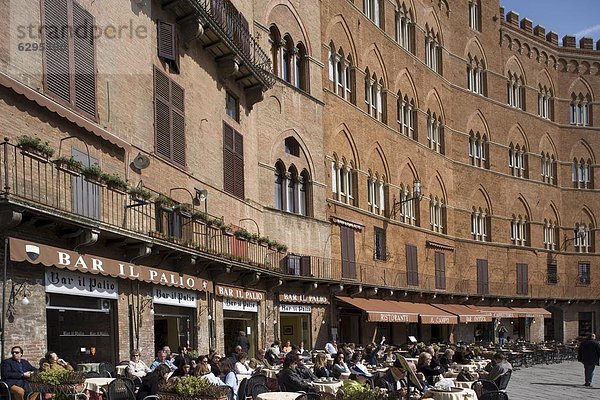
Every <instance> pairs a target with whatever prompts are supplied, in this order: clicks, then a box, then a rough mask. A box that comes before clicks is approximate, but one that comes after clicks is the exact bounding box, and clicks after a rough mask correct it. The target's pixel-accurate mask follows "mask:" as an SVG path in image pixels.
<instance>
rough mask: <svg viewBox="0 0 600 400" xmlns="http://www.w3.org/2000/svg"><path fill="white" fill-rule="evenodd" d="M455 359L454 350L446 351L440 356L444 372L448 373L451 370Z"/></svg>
mask: <svg viewBox="0 0 600 400" xmlns="http://www.w3.org/2000/svg"><path fill="white" fill-rule="evenodd" d="M453 357H454V350H452V349H446V351H445V352H444V354H442V355H441V356H440V359H439V362H440V366H441V367H442V368H443V369H444V371H448V370H449V369H450V364H452V362H453V360H452V358H453Z"/></svg>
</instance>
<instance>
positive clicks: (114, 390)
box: [106, 378, 135, 400]
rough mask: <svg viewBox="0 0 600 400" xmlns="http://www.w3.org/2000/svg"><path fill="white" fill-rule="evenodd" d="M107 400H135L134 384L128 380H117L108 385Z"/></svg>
mask: <svg viewBox="0 0 600 400" xmlns="http://www.w3.org/2000/svg"><path fill="white" fill-rule="evenodd" d="M106 398H107V400H135V384H134V383H133V380H131V379H129V378H117V379H115V380H114V381H112V382H111V383H109V384H108V388H107V389H106Z"/></svg>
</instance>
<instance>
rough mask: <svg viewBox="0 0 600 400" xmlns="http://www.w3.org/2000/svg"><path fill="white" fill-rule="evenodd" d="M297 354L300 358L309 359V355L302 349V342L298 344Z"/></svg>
mask: <svg viewBox="0 0 600 400" xmlns="http://www.w3.org/2000/svg"><path fill="white" fill-rule="evenodd" d="M298 354H300V355H301V356H302V357H310V353H309V352H308V350H306V349H305V348H304V341H302V342H300V346H298Z"/></svg>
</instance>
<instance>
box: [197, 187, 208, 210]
mask: <svg viewBox="0 0 600 400" xmlns="http://www.w3.org/2000/svg"><path fill="white" fill-rule="evenodd" d="M194 190H195V191H196V196H195V197H194V204H195V205H197V206H199V205H200V203H202V202H204V215H206V216H208V190H206V189H198V188H194Z"/></svg>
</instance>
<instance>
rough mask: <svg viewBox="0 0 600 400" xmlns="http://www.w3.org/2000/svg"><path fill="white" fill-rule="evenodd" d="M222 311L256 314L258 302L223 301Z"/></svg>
mask: <svg viewBox="0 0 600 400" xmlns="http://www.w3.org/2000/svg"><path fill="white" fill-rule="evenodd" d="M223 310H230V311H245V312H255V313H257V312H258V302H256V301H246V300H240V299H229V298H224V299H223Z"/></svg>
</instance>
